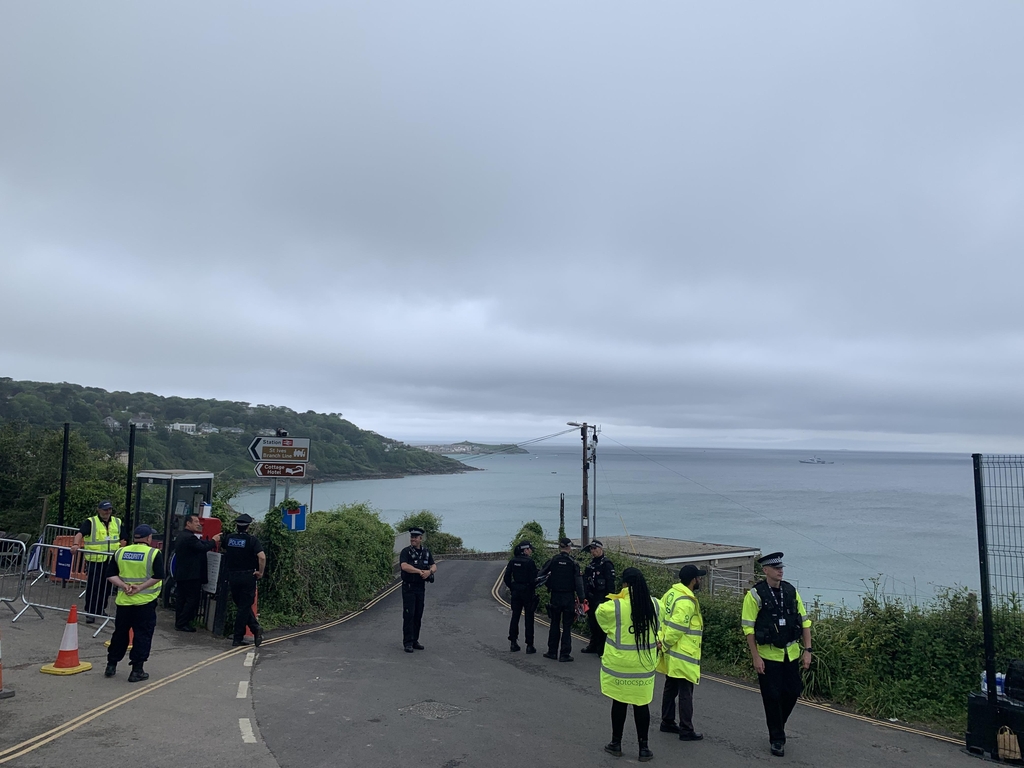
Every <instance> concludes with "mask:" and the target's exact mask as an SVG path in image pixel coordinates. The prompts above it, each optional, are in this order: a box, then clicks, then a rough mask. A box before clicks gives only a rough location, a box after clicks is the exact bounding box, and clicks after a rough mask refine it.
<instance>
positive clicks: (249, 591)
mask: <svg viewBox="0 0 1024 768" xmlns="http://www.w3.org/2000/svg"><path fill="white" fill-rule="evenodd" d="M251 523H252V518H251V517H249V515H244V514H243V515H239V516H238V517H236V518H235V529H236V530H235V532H234V533H231V534H228V536H227V538H225V539H223V542H224V546H223V549H224V559H223V560H222V561H221V567H222V568H223V569H224V570H225V571H226V573H227V581H228V584H229V585H230V587H231V600H232V601H233V602H234V603H235V609H236V613H235V635H234V638H233V639H232V641H231V647H232V648H234V647H236V646H239V645H248V643H247V642H246V640H245V628H246V627H249V629H251V630H252V634H253V638H254V640H255V645H256V647H257V648H259V647H260V643H262V642H263V627H261V626H260V624H259V622H258V621H256V614H254V613H253V610H252V604H253V602H255V600H256V582H257V581H259V580H260V579H262V578H263V573H264V571H265V569H266V567H267V555H266V553H264V551H263V545H262V544H261V543H260V540H259V539H257V538H256V537H255V536H253V535H252V534H251V533H249V525H250V524H251Z"/></svg>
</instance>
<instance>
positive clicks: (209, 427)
mask: <svg viewBox="0 0 1024 768" xmlns="http://www.w3.org/2000/svg"><path fill="white" fill-rule="evenodd" d="M196 429H197V430H198V431H199V434H201V435H216V434H217V433H218V432H220V430H219V429H217V427H215V426H213V424H211V423H210V422H208V421H204V422H203V423H202V424H200V425H199V426H198V427H196Z"/></svg>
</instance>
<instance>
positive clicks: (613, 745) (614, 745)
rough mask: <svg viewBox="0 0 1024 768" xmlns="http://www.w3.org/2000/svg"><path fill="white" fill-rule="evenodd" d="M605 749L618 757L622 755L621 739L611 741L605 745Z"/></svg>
mask: <svg viewBox="0 0 1024 768" xmlns="http://www.w3.org/2000/svg"><path fill="white" fill-rule="evenodd" d="M604 751H605V752H607V753H608V754H609V755H615V756H616V757H622V742H621V741H609V742H608V743H607V744H605V745H604Z"/></svg>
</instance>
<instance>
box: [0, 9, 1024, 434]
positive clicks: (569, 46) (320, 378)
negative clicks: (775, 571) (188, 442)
mask: <svg viewBox="0 0 1024 768" xmlns="http://www.w3.org/2000/svg"><path fill="white" fill-rule="evenodd" d="M1022 30H1024V4H1021V3H1019V2H1010V1H1009V0H1003V1H995V0H993V1H991V2H985V1H984V0H976V1H975V2H963V1H962V0H961V1H960V2H943V1H941V0H922V1H921V2H909V1H907V2H898V3H894V2H891V0H883V1H880V2H865V1H864V0H858V1H857V2H828V3H821V2H810V1H808V2H772V3H764V2H719V3H694V2H676V1H673V2H650V3H622V2H593V1H592V0H588V2H555V3H552V2H536V3H534V2H525V1H524V0H517V1H516V2H515V3H500V2H494V3H490V2H488V3H481V2H478V1H473V2H469V1H468V0H467V2H452V1H451V0H440V1H439V2H431V3H381V2H371V1H367V2H347V3H346V2H322V3H316V2H288V3H282V2H252V0H246V2H239V3H230V2H219V3H216V4H209V3H185V2H176V3H162V4H158V3H81V2H67V3H60V2H49V3H7V4H5V5H4V7H3V10H2V11H0V268H2V275H0V277H2V286H3V290H2V295H3V301H2V302H0V322H2V323H3V326H4V328H5V332H4V333H3V335H2V337H0V375H6V376H12V377H14V378H16V379H33V380H42V381H70V382H75V383H79V384H84V385H90V386H99V387H103V388H105V389H111V390H115V389H117V390H130V391H137V390H145V391H151V392H156V393H159V394H163V395H174V394H178V395H185V396H201V397H217V398H223V399H228V400H244V401H249V402H253V403H274V404H277V405H287V406H289V407H292V408H295V409H296V410H306V409H314V410H318V411H340V412H342V413H344V414H345V416H346V417H347V418H349V419H350V420H352V421H353V422H355V423H356V424H358V425H359V426H361V427H364V428H367V429H373V430H376V431H378V432H380V433H382V434H385V435H388V436H391V437H395V438H398V439H403V440H409V441H420V440H424V439H452V440H458V439H465V438H469V439H479V440H522V439H527V438H531V437H536V436H539V435H543V434H547V433H550V432H554V431H557V430H559V429H561V428H562V425H563V424H564V423H565V422H566V421H567V420H570V419H579V420H583V419H586V420H588V421H590V422H592V423H593V422H597V423H601V424H603V425H604V428H605V430H606V433H607V434H609V435H613V436H614V437H615V438H616V439H619V440H622V441H624V442H627V443H629V442H632V443H638V444H639V443H646V444H663V445H696V446H701V445H703V446H755V445H763V446H767V447H793V448H801V449H803V448H807V449H828V448H837V447H847V448H871V449H887V448H889V449H897V450H951V451H1015V452H1019V451H1024V392H1022V386H1021V384H1022V381H1024V375H1022V374H1024V354H1022V352H1024V301H1022V296H1024V98H1022V85H1021V84H1022V82H1024V46H1022V44H1021V32H1022Z"/></svg>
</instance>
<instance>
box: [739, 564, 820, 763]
mask: <svg viewBox="0 0 1024 768" xmlns="http://www.w3.org/2000/svg"><path fill="white" fill-rule="evenodd" d="M757 562H758V563H760V565H761V568H763V569H764V575H765V578H764V580H763V581H759V582H758V583H757V584H755V585H754V588H753V589H751V590H750V591H749V592H747V595H746V597H744V598H743V621H742V624H743V634H745V635H746V636H747V646H748V647H749V648H750V655H751V657H752V658H753V660H754V670H755V671H756V672H757V684H758V686H760V688H761V701H762V702H763V703H764V716H765V721H766V722H767V723H768V740H769V742H771V752H772V754H773V755H777V756H778V757H782V756H783V755H785V754H786V721H787V720H788V719H789V715H790V713H792V711H793V707H795V706H796V700H797V699H798V698H800V693H801V692H802V691H803V681H802V680H801V679H800V667H801V665H802V666H803V668H804V669H810V666H811V620H810V618H809V617H808V616H807V609H806V608H804V601H803V600H801V599H800V593H799V592H797V591H796V587H794V586H793V585H792V584H790V583H789V582H788V581H783V580H782V569H783V568H784V567H785V564H784V563H783V562H782V553H781V552H772V553H771V554H770V555H765V556H764V557H762V558H760V559H758V561H757Z"/></svg>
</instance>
